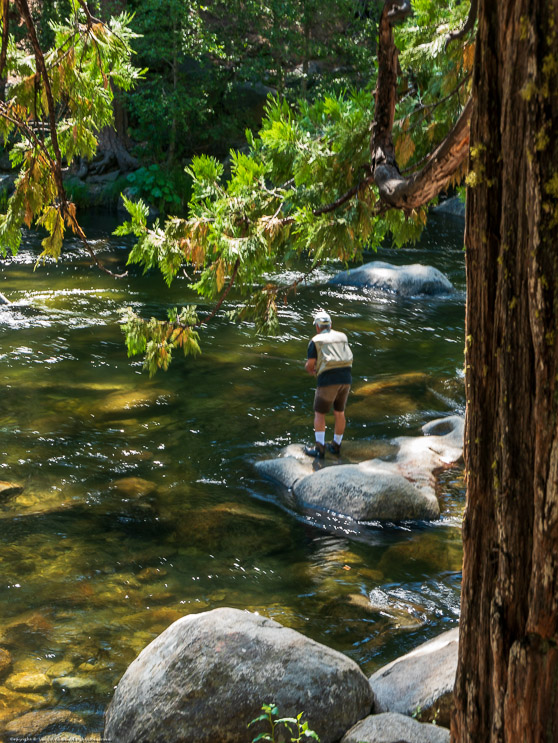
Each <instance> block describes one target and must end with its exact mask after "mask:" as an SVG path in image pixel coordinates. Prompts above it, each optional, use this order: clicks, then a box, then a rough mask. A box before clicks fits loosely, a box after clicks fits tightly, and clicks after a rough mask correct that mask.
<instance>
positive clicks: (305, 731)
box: [248, 703, 320, 743]
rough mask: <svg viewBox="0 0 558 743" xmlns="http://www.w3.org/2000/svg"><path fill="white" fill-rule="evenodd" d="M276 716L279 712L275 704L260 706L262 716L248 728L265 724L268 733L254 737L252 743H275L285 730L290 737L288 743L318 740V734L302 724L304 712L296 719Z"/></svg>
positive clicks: (306, 724) (254, 720)
mask: <svg viewBox="0 0 558 743" xmlns="http://www.w3.org/2000/svg"><path fill="white" fill-rule="evenodd" d="M278 714H279V710H278V709H277V706H276V705H275V704H273V703H271V704H263V705H262V714H261V715H259V716H258V717H256V718H254V719H253V720H252V721H251V722H249V723H248V727H250V726H251V725H255V724H256V723H258V722H267V723H268V725H269V731H268V732H263V733H259V734H258V735H256V737H255V738H253V739H252V743H259V741H264V740H265V741H271V743H276V742H277V741H278V740H280V739H283V736H281V737H280V738H279V737H278V734H279V733H281V732H283V733H284V732H285V728H286V730H287V731H288V735H290V738H289V739H288V740H289V741H290V743H301V741H302V740H303V739H306V738H313V739H314V740H317V741H319V740H320V738H319V737H318V734H317V733H315V732H314V731H313V730H310V729H309V727H308V723H307V722H302V716H303V715H304V712H300V714H298V715H297V716H296V717H277V715H278Z"/></svg>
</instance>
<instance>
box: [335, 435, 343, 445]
mask: <svg viewBox="0 0 558 743" xmlns="http://www.w3.org/2000/svg"><path fill="white" fill-rule="evenodd" d="M333 440H334V441H335V443H336V444H339V445H340V446H341V442H342V441H343V434H342V433H335V434H333Z"/></svg>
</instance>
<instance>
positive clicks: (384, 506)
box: [293, 460, 440, 521]
mask: <svg viewBox="0 0 558 743" xmlns="http://www.w3.org/2000/svg"><path fill="white" fill-rule="evenodd" d="M389 466H390V465H389V464H388V463H386V462H382V461H381V460H372V461H371V462H363V463H362V464H341V465H339V466H338V467H327V468H325V469H322V470H319V471H318V472H315V473H314V474H313V475H311V476H310V477H305V478H304V479H302V480H298V481H297V482H296V483H295V485H294V488H293V492H294V495H295V497H296V499H297V501H298V502H299V503H300V504H301V505H303V506H310V507H312V508H317V509H324V510H330V511H335V512H336V513H341V514H343V515H344V516H349V517H350V518H352V519H355V521H375V520H380V521H405V520H407V519H421V520H424V519H427V520H430V519H436V518H438V517H439V515H440V506H439V505H438V500H437V498H436V496H435V495H433V494H430V493H424V492H422V491H421V490H419V489H418V488H416V487H415V486H414V485H413V484H412V483H411V482H409V480H406V479H405V478H404V477H403V476H402V475H400V474H398V473H397V472H396V471H393V470H390V469H389Z"/></svg>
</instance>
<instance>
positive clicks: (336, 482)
mask: <svg viewBox="0 0 558 743" xmlns="http://www.w3.org/2000/svg"><path fill="white" fill-rule="evenodd" d="M463 428H464V420H463V418H462V417H460V416H458V415H452V416H448V417H446V418H439V419H437V420H434V421H430V422H429V423H427V424H426V425H424V426H423V429H422V430H423V433H424V434H425V435H424V436H400V437H398V438H396V439H393V441H391V442H390V443H389V444H386V443H385V442H380V443H382V446H381V447H377V448H376V451H375V453H376V458H375V459H367V460H365V461H363V462H362V461H361V462H360V463H359V464H339V465H336V466H327V465H328V460H327V458H326V460H325V463H324V462H323V460H322V464H325V465H326V466H323V467H322V468H321V469H317V470H316V471H315V470H314V464H315V463H314V462H312V461H311V460H309V458H308V457H307V456H305V455H304V454H303V450H302V447H301V446H299V445H296V444H291V445H290V446H288V447H286V448H285V449H284V450H283V454H284V455H286V456H282V457H278V458H276V459H270V460H264V461H263V462H257V463H256V465H255V466H256V468H257V469H258V471H259V472H260V473H261V474H263V475H265V476H266V477H269V478H270V479H272V480H275V481H276V482H278V483H280V484H281V485H283V486H285V487H287V488H292V491H293V493H294V496H295V498H296V500H297V501H298V503H299V505H301V506H303V507H309V508H314V509H318V510H324V511H334V512H335V513H337V514H341V515H344V516H347V517H348V518H352V519H354V520H356V521H376V520H379V521H407V520H412V519H419V520H425V519H426V520H431V519H437V518H439V516H440V506H439V503H438V499H437V497H436V493H435V486H436V474H437V473H438V472H439V471H441V470H442V469H444V468H446V467H448V466H450V465H451V464H453V463H455V462H457V461H459V460H460V459H461V457H462V455H463ZM348 443H350V442H348ZM343 446H345V443H344V444H343ZM371 449H372V451H373V450H374V448H373V447H370V445H369V446H368V448H367V451H370V450H371ZM357 451H358V450H357ZM355 453H356V451H355ZM381 455H383V456H388V455H389V456H390V460H389V461H385V460H384V459H379V458H378V457H379V456H381ZM309 461H310V463H309Z"/></svg>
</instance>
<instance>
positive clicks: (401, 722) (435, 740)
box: [341, 712, 450, 743]
mask: <svg viewBox="0 0 558 743" xmlns="http://www.w3.org/2000/svg"><path fill="white" fill-rule="evenodd" d="M449 739H450V731H449V730H447V729H446V728H442V727H438V726H437V725H429V724H428V723H424V722H417V720H413V719H412V718H411V717H405V715H399V714H397V713H395V712H386V713H384V714H381V715H371V716H370V717H366V718H365V719H364V720H361V721H360V722H357V724H356V725H355V726H354V727H353V728H351V729H350V730H349V732H348V733H347V734H346V735H345V736H344V737H343V739H342V741H341V743H449Z"/></svg>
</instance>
